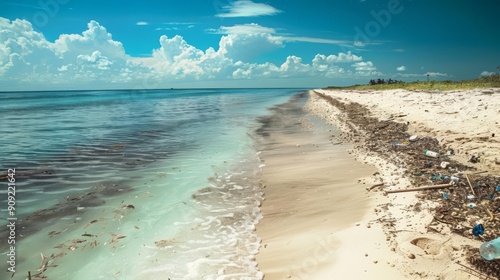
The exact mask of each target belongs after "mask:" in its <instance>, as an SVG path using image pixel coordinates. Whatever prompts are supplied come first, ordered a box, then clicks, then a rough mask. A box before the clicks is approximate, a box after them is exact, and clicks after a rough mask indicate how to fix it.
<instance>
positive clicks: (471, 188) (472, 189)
mask: <svg viewBox="0 0 500 280" xmlns="http://www.w3.org/2000/svg"><path fill="white" fill-rule="evenodd" d="M465 178H467V182H468V183H469V188H470V190H471V191H472V194H473V195H474V196H476V192H474V188H473V187H472V184H471V183H470V180H469V175H467V174H465Z"/></svg>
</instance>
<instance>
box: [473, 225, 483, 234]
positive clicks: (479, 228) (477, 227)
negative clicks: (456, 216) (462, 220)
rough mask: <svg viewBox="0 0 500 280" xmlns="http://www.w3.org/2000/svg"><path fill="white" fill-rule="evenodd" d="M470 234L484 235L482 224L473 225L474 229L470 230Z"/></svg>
mask: <svg viewBox="0 0 500 280" xmlns="http://www.w3.org/2000/svg"><path fill="white" fill-rule="evenodd" d="M472 234H474V236H479V235H483V234H484V227H483V225H482V224H477V225H475V226H474V228H473V229H472Z"/></svg>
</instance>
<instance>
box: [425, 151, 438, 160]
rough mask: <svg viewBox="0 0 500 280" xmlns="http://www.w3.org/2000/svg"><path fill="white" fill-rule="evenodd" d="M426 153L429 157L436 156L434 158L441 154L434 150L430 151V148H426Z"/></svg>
mask: <svg viewBox="0 0 500 280" xmlns="http://www.w3.org/2000/svg"><path fill="white" fill-rule="evenodd" d="M424 155H426V156H428V157H434V158H437V157H438V156H439V154H438V153H436V152H433V151H429V150H424Z"/></svg>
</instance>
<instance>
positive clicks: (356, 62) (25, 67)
mask: <svg viewBox="0 0 500 280" xmlns="http://www.w3.org/2000/svg"><path fill="white" fill-rule="evenodd" d="M221 30H223V31H224V34H225V35H222V36H221V37H220V40H219V44H218V45H217V46H214V47H208V48H207V49H204V50H202V49H199V48H197V47H196V46H194V45H191V44H190V43H189V42H187V41H186V40H185V39H184V38H183V37H182V36H179V35H176V36H173V37H167V36H165V35H163V36H161V37H160V38H159V45H158V47H157V48H156V49H154V50H153V51H152V52H151V54H150V56H148V57H141V58H139V57H131V56H129V55H127V54H126V51H125V47H124V46H123V44H122V43H121V42H119V41H116V40H114V39H113V36H112V34H111V33H110V32H108V30H107V29H106V28H105V27H104V26H102V25H100V24H99V23H98V22H96V21H90V22H89V23H88V25H87V29H86V30H84V31H83V32H82V33H81V34H62V35H60V36H59V37H58V38H57V39H56V40H55V41H53V42H51V41H49V40H47V39H46V38H45V37H44V36H43V34H41V33H39V32H37V31H34V30H33V27H32V25H31V23H30V22H28V21H26V20H14V21H10V20H8V19H4V18H0V88H2V89H3V90H19V89H25V90H26V89H27V90H37V89H38V90H39V89H69V88H78V89H87V88H94V89H95V88H162V87H171V86H172V85H173V83H179V84H180V83H184V84H185V85H189V86H193V82H196V81H200V82H207V81H226V82H228V81H229V82H230V81H238V80H240V79H241V80H243V79H244V80H251V79H259V81H261V80H265V79H269V80H271V79H272V80H273V81H278V80H280V79H281V80H282V81H291V80H290V79H296V78H307V77H312V78H314V79H321V78H325V77H327V78H336V77H337V78H343V79H344V78H346V77H355V76H366V75H368V74H372V75H375V74H376V72H375V70H376V67H375V66H374V65H373V63H372V62H371V61H364V60H363V57H361V56H358V55H356V54H354V53H352V52H350V51H349V52H345V53H344V52H339V53H337V54H317V55H316V56H314V58H313V59H312V60H310V61H305V60H304V59H303V58H302V57H299V56H296V55H293V54H289V55H288V56H287V57H286V58H285V59H284V60H283V61H280V62H278V63H271V62H263V63H255V62H254V60H253V58H254V57H256V56H259V55H261V54H266V53H269V52H271V51H273V50H277V49H281V48H285V47H286V46H285V43H286V42H287V41H286V40H284V39H283V37H281V36H277V35H275V34H274V30H273V29H268V28H265V27H262V26H259V25H257V24H247V25H239V26H234V27H232V28H221ZM356 71H357V72H356ZM287 79H288V80H287ZM233 84H234V83H233ZM283 84H286V82H284V83H283ZM283 84H282V85H283Z"/></svg>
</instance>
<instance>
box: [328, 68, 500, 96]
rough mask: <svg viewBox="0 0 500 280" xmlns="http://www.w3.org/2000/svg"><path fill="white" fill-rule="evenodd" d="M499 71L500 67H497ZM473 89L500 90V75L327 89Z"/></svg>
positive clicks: (378, 81) (374, 81)
mask: <svg viewBox="0 0 500 280" xmlns="http://www.w3.org/2000/svg"><path fill="white" fill-rule="evenodd" d="M497 69H498V70H499V71H500V66H499V67H497ZM475 88H500V74H498V73H495V74H492V75H489V76H483V77H479V78H476V79H472V80H463V81H451V80H445V81H414V82H403V81H398V80H392V79H388V80H384V79H372V80H370V81H369V83H368V84H366V85H353V86H347V87H335V86H330V87H328V88H327V89H346V90H387V89H406V90H432V91H436V90H439V91H448V90H460V89H475Z"/></svg>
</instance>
